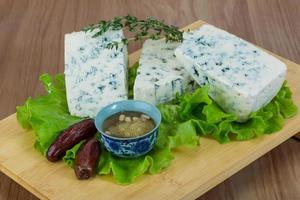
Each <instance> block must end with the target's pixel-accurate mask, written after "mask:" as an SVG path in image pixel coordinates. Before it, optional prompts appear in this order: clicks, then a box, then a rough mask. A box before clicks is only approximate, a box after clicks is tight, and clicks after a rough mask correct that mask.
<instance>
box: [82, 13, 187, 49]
mask: <svg viewBox="0 0 300 200" xmlns="http://www.w3.org/2000/svg"><path fill="white" fill-rule="evenodd" d="M122 28H126V29H128V31H129V32H132V33H134V35H133V37H131V38H123V39H122V40H121V43H123V44H125V45H127V44H128V43H129V42H130V41H140V40H145V39H148V38H150V39H153V40H158V39H160V38H163V37H165V40H166V42H169V41H170V42H182V40H183V31H180V30H179V29H178V27H176V26H172V25H170V26H169V25H166V24H165V23H164V22H163V21H161V20H158V19H155V18H153V17H149V18H147V19H145V20H140V19H138V18H137V17H135V16H131V15H127V16H123V17H115V18H113V19H112V20H107V21H105V20H101V21H100V22H99V23H97V24H89V25H87V26H85V27H84V28H83V29H82V30H83V31H85V32H93V31H94V30H96V32H95V34H94V35H93V37H94V38H95V37H99V36H101V35H103V34H104V33H105V32H106V31H108V30H120V29H122ZM119 44H120V42H116V41H114V42H110V43H108V44H107V48H110V49H112V48H114V47H115V48H116V49H117V48H118V45H119Z"/></svg>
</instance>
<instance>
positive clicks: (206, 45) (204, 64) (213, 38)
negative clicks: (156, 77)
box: [175, 25, 286, 121]
mask: <svg viewBox="0 0 300 200" xmlns="http://www.w3.org/2000/svg"><path fill="white" fill-rule="evenodd" d="M175 55H176V56H177V58H178V60H180V62H181V63H182V64H183V65H184V66H185V69H186V70H187V71H188V72H189V74H190V75H191V76H192V77H193V78H194V79H195V81H197V83H198V84H200V85H205V84H209V85H210V91H209V95H210V96H211V97H212V98H213V99H214V100H215V101H216V102H217V103H218V104H219V105H220V107H222V108H223V109H224V110H225V111H227V112H229V113H233V114H235V115H236V116H238V118H239V121H245V120H246V119H247V118H248V117H249V115H250V113H251V112H254V111H257V110H258V109H260V108H261V107H262V106H264V105H266V104H268V103H269V102H270V101H271V100H272V98H273V97H274V96H275V95H276V94H277V92H278V91H279V89H280V87H281V85H282V83H283V81H284V78H285V74H286V66H285V64H284V63H282V62H281V61H280V60H278V59H277V58H275V57H273V56H271V55H269V54H267V53H266V52H264V51H262V50H261V49H259V48H257V47H256V46H254V45H253V44H250V43H249V42H247V41H245V40H243V39H240V38H238V37H237V36H235V35H232V34H230V33H228V32H226V31H223V30H221V29H218V28H216V27H214V26H211V25H203V26H202V27H201V28H200V29H198V30H195V31H191V32H187V33H185V34H184V41H183V43H182V44H181V45H180V46H179V47H178V48H177V49H176V51H175Z"/></svg>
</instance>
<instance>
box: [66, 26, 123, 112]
mask: <svg viewBox="0 0 300 200" xmlns="http://www.w3.org/2000/svg"><path fill="white" fill-rule="evenodd" d="M94 33H95V32H87V33H85V32H82V31H81V32H73V33H70V34H66V35H65V79H66V90H67V100H68V107H69V111H70V113H71V115H76V116H79V117H95V115H96V114H97V112H98V111H99V110H100V109H101V108H103V107H104V106H106V105H108V104H110V103H113V102H115V101H119V100H125V99H127V63H128V59H127V57H128V55H127V47H126V46H124V45H122V44H120V45H119V48H118V49H116V48H114V49H107V48H106V45H107V44H108V43H109V42H112V41H115V42H120V41H121V40H122V38H123V37H124V36H123V32H122V30H120V31H108V32H106V33H105V34H103V35H102V36H100V37H96V38H93V37H92V36H93V35H94Z"/></svg>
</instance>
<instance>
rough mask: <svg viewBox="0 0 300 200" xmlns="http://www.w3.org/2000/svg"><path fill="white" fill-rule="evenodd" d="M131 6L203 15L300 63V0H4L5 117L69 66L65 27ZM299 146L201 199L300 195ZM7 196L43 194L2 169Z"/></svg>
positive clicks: (0, 180)
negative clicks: (41, 79)
mask: <svg viewBox="0 0 300 200" xmlns="http://www.w3.org/2000/svg"><path fill="white" fill-rule="evenodd" d="M127 13H130V14H133V15H137V16H138V17H147V16H155V17H158V18H162V19H164V20H165V21H166V22H167V23H170V24H175V25H177V26H183V25H185V24H188V23H191V22H192V21H195V20H197V19H203V20H205V21H207V22H209V23H212V24H215V25H217V26H219V27H221V28H224V29H225V30H230V32H232V33H234V34H236V35H238V36H241V37H243V38H245V39H247V40H249V41H250V42H253V43H255V44H258V45H260V46H263V47H265V48H266V49H269V50H271V51H273V52H276V53H278V54H280V55H282V56H284V57H287V58H289V59H291V60H293V61H295V62H298V63H300V20H299V19H300V1H299V0H265V1H261V0H247V1H246V0H223V1H221V0H198V1H189V0H185V1H180V0H177V1H175V0H166V1H163V2H161V1H158V0H152V1H147V0H143V1H141V0H140V1H137V0H136V1H133V0H129V1H126V2H125V1H122V0H119V1H114V0H107V1H106V0H102V1H97V0H94V1H88V0H82V1H63V0H62V1H54V0H52V1H51V0H48V1H39V0H31V1H30V0H29V1H25V0H18V1H17V0H1V1H0V46H1V49H0V96H1V98H0V108H1V110H0V118H4V117H6V116H8V115H9V114H11V113H13V112H15V106H16V105H18V104H21V103H23V102H24V100H25V99H26V98H27V97H28V96H36V95H38V94H40V93H41V89H42V88H41V86H40V84H39V83H38V76H39V74H41V73H43V72H50V73H51V74H55V73H57V72H61V71H62V70H63V34H64V33H66V32H70V31H73V30H79V29H80V27H82V26H83V25H85V24H87V23H91V22H96V21H98V20H99V19H100V18H105V19H107V18H110V17H113V16H115V15H125V14H127ZM138 47H139V45H133V46H131V48H130V49H131V50H134V49H136V48H138ZM1 134H3V133H1ZM0 150H1V147H0ZM298 152H299V143H297V142H296V141H293V140H291V141H288V142H286V143H284V144H283V145H281V146H279V147H278V148H276V149H275V150H273V151H271V152H270V153H268V154H267V155H266V156H264V157H262V158H261V159H259V160H258V161H256V162H254V163H253V164H252V165H250V166H248V167H247V168H245V169H244V170H242V171H241V172H239V173H238V174H236V175H234V176H233V177H231V178H229V179H228V180H227V181H225V182H223V183H222V184H220V185H219V186H217V187H216V188H214V189H213V190H211V191H210V192H208V193H206V194H205V195H203V196H202V197H201V199H297V198H299V197H300V188H299V186H300V180H299V179H300V175H299V170H297V169H299V168H300V154H299V153H298ZM0 199H35V197H33V196H32V195H31V194H30V193H28V192H26V191H24V189H21V187H20V186H18V185H17V184H15V183H14V182H12V181H11V180H10V179H9V178H7V177H6V176H4V175H3V174H0Z"/></svg>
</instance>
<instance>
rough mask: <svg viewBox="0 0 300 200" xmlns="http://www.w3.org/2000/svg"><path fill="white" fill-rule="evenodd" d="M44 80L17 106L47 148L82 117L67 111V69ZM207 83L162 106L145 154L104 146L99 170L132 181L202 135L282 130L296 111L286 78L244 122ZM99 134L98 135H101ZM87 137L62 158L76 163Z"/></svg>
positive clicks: (132, 72) (225, 138)
mask: <svg viewBox="0 0 300 200" xmlns="http://www.w3.org/2000/svg"><path fill="white" fill-rule="evenodd" d="M137 68H138V64H136V65H135V66H134V67H133V68H130V69H129V72H128V73H129V84H128V86H129V95H130V96H131V97H132V95H133V91H132V90H133V84H134V79H135V76H136V70H137ZM40 80H41V81H42V83H43V84H44V86H45V89H46V91H47V94H46V95H44V96H40V97H37V98H35V99H32V98H29V99H28V100H27V101H26V102H25V104H24V105H22V106H18V107H17V119H18V122H19V123H20V124H21V125H22V127H24V128H27V129H33V132H34V133H35V134H36V138H37V139H36V142H35V147H36V148H37V149H38V150H39V151H41V152H42V154H43V155H45V153H46V152H47V149H48V148H49V146H50V144H51V143H52V142H53V141H54V140H55V138H56V137H57V136H58V135H59V133H60V132H61V131H63V130H64V129H66V128H67V127H69V126H70V125H71V124H73V123H75V122H77V121H79V120H81V119H80V118H78V117H74V116H71V115H70V114H69V112H68V106H67V101H66V91H65V83H64V77H63V75H61V74H59V75H57V76H56V77H55V78H53V77H51V76H50V75H48V74H43V75H42V76H41V77H40ZM208 89H209V88H208V86H205V87H202V88H199V89H197V90H196V91H195V92H193V93H192V94H189V93H186V94H184V95H183V96H178V95H177V98H176V99H175V100H173V101H172V102H170V103H166V104H161V105H159V106H158V108H159V110H160V112H161V114H162V123H161V126H160V128H159V134H158V138H157V143H156V144H155V146H154V148H153V149H152V150H151V151H150V152H149V153H148V154H146V155H145V156H141V157H138V158H134V159H125V158H119V157H115V156H113V155H112V154H111V153H109V152H108V151H106V150H105V148H104V147H103V146H102V147H101V148H102V154H101V158H100V160H99V164H98V167H97V173H98V174H99V175H113V177H114V179H115V181H116V182H117V183H118V184H130V183H132V182H133V181H134V180H136V178H138V177H140V176H141V175H143V174H145V173H149V174H156V173H159V172H161V171H162V170H163V169H165V168H167V167H168V166H169V165H170V164H171V162H172V160H173V159H174V156H173V153H172V150H173V149H175V148H177V147H179V146H183V147H187V148H195V147H197V146H198V145H199V137H200V136H203V137H210V138H213V139H216V140H218V141H219V142H220V143H224V142H229V141H231V140H248V139H252V138H255V137H258V136H261V135H263V134H270V133H273V132H276V131H278V130H280V129H281V128H282V127H283V125H284V119H286V118H289V117H292V116H294V115H295V114H296V112H297V107H296V106H295V104H294V103H293V101H292V93H291V91H290V89H289V88H288V87H287V85H286V82H285V83H284V85H283V86H282V88H281V90H280V91H279V93H278V94H277V96H276V97H275V98H274V99H273V100H272V101H271V102H270V103H269V104H268V105H267V106H265V107H264V108H262V109H260V110H258V111H257V112H254V113H252V114H251V116H250V119H249V120H248V121H247V122H245V123H239V122H237V121H236V117H235V116H233V115H231V114H228V113H225V112H224V111H223V110H222V109H221V108H220V107H219V106H218V105H217V104H216V103H215V102H214V101H213V100H212V99H211V98H210V97H209V96H208ZM97 137H99V135H97ZM82 143H83V141H82V142H80V143H79V144H77V145H75V146H74V147H73V148H72V149H70V150H68V151H67V153H66V155H65V157H64V158H63V160H64V162H65V163H66V164H67V165H68V166H70V167H73V165H74V160H75V156H76V154H77V151H78V150H79V148H80V146H81V145H82Z"/></svg>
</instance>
